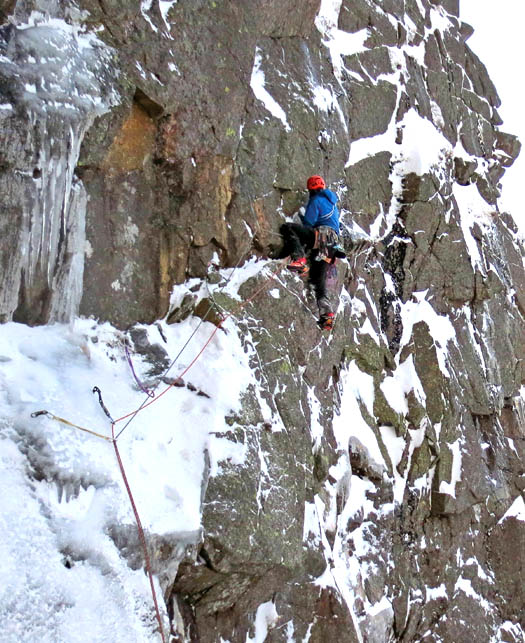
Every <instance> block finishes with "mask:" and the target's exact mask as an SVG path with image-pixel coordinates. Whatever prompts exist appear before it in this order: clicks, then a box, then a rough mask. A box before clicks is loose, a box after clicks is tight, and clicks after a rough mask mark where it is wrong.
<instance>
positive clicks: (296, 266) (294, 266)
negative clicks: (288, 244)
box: [288, 257, 308, 275]
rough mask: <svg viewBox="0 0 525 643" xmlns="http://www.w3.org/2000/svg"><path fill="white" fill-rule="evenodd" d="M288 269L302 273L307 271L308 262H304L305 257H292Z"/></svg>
mask: <svg viewBox="0 0 525 643" xmlns="http://www.w3.org/2000/svg"><path fill="white" fill-rule="evenodd" d="M288 270H291V271H292V272H296V273H297V274H298V275H304V274H305V273H307V272H308V264H307V262H306V257H299V259H294V261H292V262H291V263H289V264H288Z"/></svg>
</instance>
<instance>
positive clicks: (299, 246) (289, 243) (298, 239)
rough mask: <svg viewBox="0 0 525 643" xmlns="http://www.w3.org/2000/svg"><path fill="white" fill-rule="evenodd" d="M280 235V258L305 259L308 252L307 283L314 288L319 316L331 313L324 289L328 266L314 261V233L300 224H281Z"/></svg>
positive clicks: (315, 251) (323, 262) (326, 292)
mask: <svg viewBox="0 0 525 643" xmlns="http://www.w3.org/2000/svg"><path fill="white" fill-rule="evenodd" d="M281 235H282V237H283V247H282V250H281V252H280V256H281V257H288V256H290V257H291V258H292V260H295V259H299V257H306V255H307V254H308V252H310V257H309V259H310V261H309V263H310V273H309V281H310V283H311V284H312V286H313V287H314V290H315V297H316V299H317V306H318V307H319V314H320V315H325V314H326V313H329V312H332V306H331V305H330V299H329V297H328V290H327V288H326V277H327V274H328V268H329V264H328V263H327V262H326V261H316V260H315V256H316V254H317V250H314V249H313V247H314V245H315V231H314V229H313V228H311V227H310V226H305V225H302V224H300V223H283V225H282V226H281Z"/></svg>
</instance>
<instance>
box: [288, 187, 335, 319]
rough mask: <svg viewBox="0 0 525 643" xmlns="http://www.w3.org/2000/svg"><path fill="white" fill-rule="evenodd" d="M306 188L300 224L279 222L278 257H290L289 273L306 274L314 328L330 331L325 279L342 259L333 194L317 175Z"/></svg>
mask: <svg viewBox="0 0 525 643" xmlns="http://www.w3.org/2000/svg"><path fill="white" fill-rule="evenodd" d="M306 187H307V189H308V191H309V192H310V199H309V201H308V204H307V206H306V210H305V213H304V215H299V216H300V219H301V221H302V223H283V225H282V226H281V230H280V232H281V235H282V237H283V248H282V250H281V253H280V256H281V257H287V256H290V257H291V262H290V263H289V264H288V269H289V270H292V271H293V272H296V273H298V274H300V275H306V274H307V273H309V281H310V283H311V284H312V285H313V287H314V289H315V295H316V298H317V305H318V307H319V321H318V325H319V327H320V328H321V329H322V330H332V327H333V323H334V312H333V310H332V306H331V304H330V299H329V297H328V289H327V285H326V279H327V276H328V271H329V269H330V266H333V265H334V263H335V261H336V259H337V258H338V257H345V256H346V255H345V252H344V250H343V248H342V246H341V245H340V242H339V210H338V209H337V205H336V203H337V195H336V194H334V193H333V192H332V191H331V190H327V189H326V184H325V182H324V180H323V178H322V177H320V176H317V175H315V176H311V177H310V178H309V179H308V181H307V182H306ZM307 254H308V255H309V259H310V261H309V262H308V261H307ZM308 263H309V265H308ZM332 269H333V268H332Z"/></svg>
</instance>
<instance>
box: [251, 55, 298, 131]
mask: <svg viewBox="0 0 525 643" xmlns="http://www.w3.org/2000/svg"><path fill="white" fill-rule="evenodd" d="M261 63H262V54H261V50H260V49H259V48H258V47H256V48H255V58H254V61H253V69H252V76H251V79H250V87H251V88H252V91H253V93H254V94H255V96H256V98H258V99H259V100H260V101H261V102H262V103H263V104H264V107H265V108H266V109H267V110H268V111H269V112H270V114H272V116H275V118H277V119H279V120H280V121H281V122H282V124H283V125H284V129H285V130H286V131H287V132H289V131H290V130H291V128H290V126H289V125H288V120H287V118H286V112H285V111H284V109H283V108H282V107H281V106H280V105H279V103H278V102H277V101H276V100H275V98H274V97H273V96H272V95H271V94H270V93H269V92H268V90H267V89H266V87H265V77H264V72H263V70H262V69H261Z"/></svg>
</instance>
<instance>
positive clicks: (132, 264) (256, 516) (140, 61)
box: [0, 0, 525, 643]
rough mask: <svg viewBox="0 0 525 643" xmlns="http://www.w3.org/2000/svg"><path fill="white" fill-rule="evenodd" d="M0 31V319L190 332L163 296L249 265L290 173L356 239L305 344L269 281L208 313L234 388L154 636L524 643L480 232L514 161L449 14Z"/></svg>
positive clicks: (294, 199) (492, 278) (488, 252)
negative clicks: (227, 449)
mask: <svg viewBox="0 0 525 643" xmlns="http://www.w3.org/2000/svg"><path fill="white" fill-rule="evenodd" d="M0 17H1V19H2V20H3V25H2V26H1V28H0V56H1V58H0V61H1V65H0V90H1V91H2V95H3V96H2V101H1V104H0V119H1V120H2V131H3V139H4V140H3V145H2V149H1V151H0V155H1V156H0V194H1V195H2V200H3V202H4V204H5V206H6V207H5V208H4V211H3V214H2V218H1V219H0V222H1V223H0V225H1V230H2V235H1V241H0V261H1V266H2V269H3V270H2V276H1V281H0V315H1V318H2V320H3V321H8V320H11V319H13V320H15V321H20V322H23V323H26V324H44V323H49V322H54V321H67V320H69V319H70V318H71V317H72V316H74V315H76V314H81V315H84V316H94V317H96V318H98V319H100V320H102V321H109V322H111V323H112V324H114V325H115V326H117V327H119V328H128V327H130V326H132V325H133V324H135V323H137V322H143V323H151V322H154V321H155V320H157V319H159V318H162V317H165V316H167V318H168V320H169V321H170V322H174V323H176V322H177V321H178V320H180V319H181V318H183V317H184V316H187V315H188V314H191V313H194V314H196V315H199V316H202V315H203V313H202V309H203V306H202V302H200V301H199V298H198V297H197V295H195V296H193V297H192V296H189V298H186V299H185V302H184V309H182V308H180V307H179V308H177V307H173V306H171V307H170V294H171V292H172V289H173V286H174V285H175V284H180V283H182V282H184V281H185V280H187V279H190V278H192V279H197V280H206V279H208V280H210V281H211V279H212V275H213V274H214V271H215V270H216V269H219V268H221V267H222V268H223V267H229V266H230V267H231V266H235V265H242V263H243V262H244V261H246V259H248V258H249V257H250V256H252V255H256V256H262V257H264V256H267V251H268V247H269V246H270V245H272V244H275V243H276V237H275V236H274V234H275V232H276V231H277V230H278V228H279V224H280V223H282V221H283V219H284V217H286V216H288V215H292V214H293V213H294V212H295V211H296V210H297V208H298V207H299V206H300V205H302V204H303V203H304V198H305V194H304V191H303V186H304V182H305V179H306V177H307V176H308V175H309V174H314V173H321V174H323V175H324V177H325V178H326V180H327V183H329V184H330V185H331V186H332V187H333V188H334V189H337V190H338V192H339V194H340V199H341V207H342V213H343V222H344V223H345V227H346V228H347V229H348V230H350V231H351V232H352V234H354V235H355V233H356V232H357V231H360V232H361V234H362V235H364V236H366V237H367V239H368V244H367V245H366V246H365V248H364V249H363V250H360V251H359V252H352V251H351V244H350V243H348V249H349V260H348V262H346V263H341V264H339V270H338V279H337V284H336V286H335V292H334V299H338V301H339V308H338V316H337V322H336V327H335V330H334V332H333V334H332V335H331V336H330V337H329V338H328V337H321V338H320V335H319V332H318V330H317V328H316V325H315V315H316V310H315V303H314V301H313V300H312V297H311V294H309V293H308V292H307V290H305V287H304V285H303V283H302V282H301V281H300V280H299V278H296V277H293V276H291V275H284V271H282V272H280V273H279V274H278V276H276V277H275V284H273V285H272V286H271V287H272V288H274V287H275V288H278V293H279V294H278V296H275V297H273V296H269V295H268V293H267V291H268V288H266V290H265V291H264V293H263V295H262V296H258V297H256V298H255V299H253V301H250V302H249V303H247V304H246V306H245V307H244V308H243V309H242V312H241V313H239V312H238V308H236V304H234V302H233V301H231V300H229V299H228V298H227V297H226V296H225V297H224V298H223V300H221V301H220V305H221V307H222V310H223V311H226V312H228V311H233V310H235V311H237V312H236V318H237V320H238V328H239V330H240V332H241V333H242V336H243V337H244V340H243V341H244V348H245V351H246V352H247V353H248V354H250V356H251V357H250V359H251V366H252V369H253V371H254V373H255V375H256V378H257V382H258V384H257V386H252V387H250V388H249V389H248V391H247V392H246V394H245V396H244V398H243V410H242V412H241V413H238V414H235V415H232V416H228V417H226V418H225V425H224V433H223V435H224V437H226V438H227V439H228V440H230V441H231V442H233V443H235V444H242V445H243V448H244V453H245V458H244V462H243V463H242V464H239V463H233V462H230V463H228V462H225V463H224V466H222V468H221V471H220V473H219V474H218V475H213V476H210V477H209V479H208V480H207V486H206V487H205V495H204V502H203V509H202V525H203V535H202V540H201V541H199V543H198V545H197V547H196V549H195V550H193V549H192V553H191V554H187V555H186V556H185V557H184V559H183V560H182V562H181V563H180V564H179V565H178V567H177V566H176V565H173V564H172V565H171V566H170V565H169V562H168V563H166V564H165V566H166V568H169V569H170V572H169V573H168V572H166V570H165V569H164V570H163V569H162V565H161V563H158V567H159V568H158V569H157V572H158V573H159V574H161V576H162V584H163V590H164V593H165V599H166V604H167V606H168V612H169V614H170V616H171V620H172V632H173V638H172V640H174V641H175V640H177V641H188V642H189V641H202V642H208V641H209V642H212V641H214V642H218V641H230V642H231V643H237V642H239V643H241V642H242V643H244V642H245V641H262V640H266V641H275V642H277V641H283V642H284V641H310V642H311V643H314V642H317V643H321V642H324V641H328V640H337V641H341V642H346V641H348V642H352V643H353V642H361V641H366V642H368V643H384V642H385V641H400V642H404V643H408V642H410V641H419V642H422V643H423V642H424V643H431V642H433V643H434V642H437V641H443V642H446V643H452V642H454V643H461V642H463V641H465V642H466V641H506V642H508V643H517V642H518V641H522V640H523V637H524V636H525V617H524V614H523V604H524V601H525V596H524V591H525V590H524V583H523V569H522V567H523V565H522V560H523V556H524V543H525V525H524V522H523V519H524V518H525V506H523V496H522V492H523V489H524V488H525V467H524V465H523V461H524V458H525V410H524V401H523V397H522V393H521V392H522V386H523V384H524V383H525V272H524V270H523V256H524V252H523V246H522V244H521V242H520V241H519V237H518V232H517V229H516V226H515V224H514V222H513V221H512V218H511V216H510V215H509V214H507V213H502V212H500V211H499V208H498V197H499V189H500V185H499V180H500V179H501V177H502V175H503V173H504V171H505V168H506V167H508V166H509V165H510V164H511V163H512V162H513V160H514V159H515V158H516V156H517V155H518V153H519V149H520V144H519V142H518V141H517V139H516V138H515V137H514V136H512V135H511V134H507V133H504V132H502V131H500V130H499V126H500V125H501V119H500V118H499V116H498V113H497V108H498V106H499V104H500V103H499V98H498V95H497V92H496V89H495V88H494V86H493V84H492V82H491V81H490V79H489V77H488V75H487V72H486V70H485V67H484V66H483V64H482V62H481V61H480V60H479V59H478V58H477V57H476V56H475V54H474V53H473V52H472V51H471V50H470V49H469V47H468V45H467V44H466V42H465V41H466V39H467V38H468V36H469V35H470V33H471V29H470V28H469V26H468V25H466V24H464V23H462V22H461V19H460V16H459V0H446V1H445V0H444V1H443V2H438V1H437V0H352V1H350V0H342V2H332V3H330V2H327V1H325V0H323V1H322V2H320V1H319V0H304V1H303V2H302V3H301V7H300V10H298V9H297V3H296V2H293V1H292V0H279V1H277V0H275V1H274V0H257V1H255V0H254V1H253V2H249V3H247V2H244V1H242V0H229V1H226V0H216V1H213V2H211V1H208V0H206V1H205V0H178V1H177V0H174V1H172V2H170V1H168V0H159V1H158V2H157V1H156V0H143V1H142V2H140V3H138V2H136V3H126V2H117V1H116V0H103V1H100V2H95V1H92V0H77V2H75V3H73V2H53V1H51V0H49V1H45V0H19V1H17V2H7V3H6V2H4V3H2V4H1V5H0ZM262 285H263V284H262V278H261V277H258V278H252V279H249V280H247V281H246V283H245V284H244V285H243V287H242V288H241V290H240V292H241V294H242V295H243V297H244V299H245V301H249V300H250V297H251V296H252V295H253V293H254V291H256V290H257V289H258V288H259V286H262ZM199 306H200V311H199ZM204 309H206V306H204ZM216 323H219V321H218V320H217V322H216ZM161 370H162V369H161ZM164 562H165V561H164ZM172 568H174V571H171V570H172ZM268 606H270V607H271V609H270V608H269V607H268ZM254 637H255V638H254Z"/></svg>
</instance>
